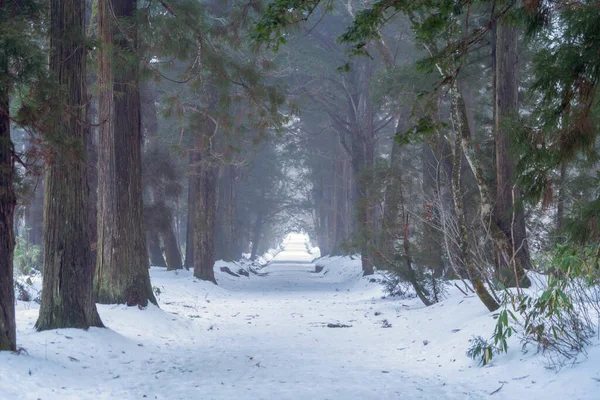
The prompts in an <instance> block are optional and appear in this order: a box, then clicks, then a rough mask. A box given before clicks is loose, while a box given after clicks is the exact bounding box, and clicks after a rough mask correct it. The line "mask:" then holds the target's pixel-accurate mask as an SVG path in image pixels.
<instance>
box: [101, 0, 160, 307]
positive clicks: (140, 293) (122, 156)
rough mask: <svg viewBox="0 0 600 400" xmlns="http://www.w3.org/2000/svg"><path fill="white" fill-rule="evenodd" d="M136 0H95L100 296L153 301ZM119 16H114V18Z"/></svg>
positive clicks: (131, 302) (130, 302)
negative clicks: (145, 211) (144, 199)
mask: <svg viewBox="0 0 600 400" xmlns="http://www.w3.org/2000/svg"><path fill="white" fill-rule="evenodd" d="M135 13H136V1H135V0H107V1H100V2H99V3H98V18H99V24H98V28H99V35H100V38H101V40H102V44H101V47H100V49H101V52H100V61H99V74H98V83H99V87H100V94H99V108H98V112H99V120H100V121H101V126H100V131H99V146H98V253H97V261H96V273H95V280H94V289H95V292H96V294H97V299H98V302H100V303H105V304H111V303H119V304H122V303H125V304H127V305H129V306H133V305H138V306H141V307H144V306H146V305H147V304H148V301H150V302H151V303H154V304H156V299H155V297H154V293H153V292H152V285H151V284H150V274H149V272H148V257H147V253H146V236H145V230H144V226H143V206H142V171H141V168H142V151H141V147H142V132H141V123H140V119H141V116H140V93H139V65H138V63H139V60H138V59H137V56H136V53H135V52H136V46H137V44H136V43H137V26H136V24H135V20H134V18H135ZM115 18H117V19H118V21H116V20H115Z"/></svg>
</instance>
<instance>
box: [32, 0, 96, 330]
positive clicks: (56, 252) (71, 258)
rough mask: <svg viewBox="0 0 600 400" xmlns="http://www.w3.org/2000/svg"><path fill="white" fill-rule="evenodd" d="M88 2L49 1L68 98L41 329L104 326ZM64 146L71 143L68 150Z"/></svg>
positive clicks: (56, 165)
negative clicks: (93, 230) (91, 142)
mask: <svg viewBox="0 0 600 400" xmlns="http://www.w3.org/2000/svg"><path fill="white" fill-rule="evenodd" d="M84 17H85V3H84V2H82V1H79V0H52V1H51V2H50V73H51V74H52V75H53V76H54V77H55V79H56V82H57V83H58V85H59V86H60V87H61V89H62V92H63V93H64V96H65V97H64V101H65V103H64V104H63V105H61V107H59V109H60V110H62V111H63V114H62V115H60V116H58V117H57V118H56V120H55V121H54V131H53V132H52V133H51V135H52V136H54V135H57V136H58V135H60V137H62V138H63V139H62V140H60V141H52V142H50V143H49V147H50V148H51V150H52V154H51V157H49V159H48V162H47V164H46V181H45V203H44V279H43V287H42V299H41V305H40V312H39V318H38V320H37V322H36V328H37V329H38V330H47V329H57V328H83V329H87V328H89V327H90V326H102V321H101V320H100V317H99V315H98V312H97V311H96V305H95V304H94V301H93V297H92V274H93V254H92V249H91V243H90V240H89V225H88V202H89V193H88V186H87V164H86V161H85V149H86V143H87V134H88V130H87V121H86V102H87V92H86V82H85V79H86V76H85V70H86V68H85V65H86V44H85V43H84V41H83V38H84V37H85V34H84V27H85V23H84ZM63 143H69V144H68V145H65V144H63Z"/></svg>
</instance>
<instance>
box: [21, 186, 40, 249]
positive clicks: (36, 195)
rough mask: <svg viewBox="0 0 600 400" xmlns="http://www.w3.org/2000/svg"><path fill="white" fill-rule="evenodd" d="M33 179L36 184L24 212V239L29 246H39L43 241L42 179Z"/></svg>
mask: <svg viewBox="0 0 600 400" xmlns="http://www.w3.org/2000/svg"><path fill="white" fill-rule="evenodd" d="M33 179H34V180H36V181H37V183H36V187H35V191H34V192H33V196H32V198H31V202H30V203H29V204H28V205H27V208H26V210H25V226H26V228H27V233H26V238H27V241H28V243H29V244H31V245H34V246H41V245H42V243H43V241H44V224H43V222H44V177H43V176H40V177H38V176H35V177H34V178H33Z"/></svg>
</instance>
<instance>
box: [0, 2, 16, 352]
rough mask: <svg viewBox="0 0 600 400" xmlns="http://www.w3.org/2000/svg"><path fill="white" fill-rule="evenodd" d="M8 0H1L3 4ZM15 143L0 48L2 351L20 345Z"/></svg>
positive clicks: (5, 58)
mask: <svg viewBox="0 0 600 400" xmlns="http://www.w3.org/2000/svg"><path fill="white" fill-rule="evenodd" d="M3 6H4V0H0V8H2V7H3ZM16 203H17V198H16V195H15V189H14V157H13V144H12V141H11V139H10V109H9V83H8V54H6V51H5V50H4V49H2V48H0V351H3V350H12V351H15V350H16V349H17V331H16V323H15V290H14V282H13V255H14V249H15V231H14V216H15V206H16Z"/></svg>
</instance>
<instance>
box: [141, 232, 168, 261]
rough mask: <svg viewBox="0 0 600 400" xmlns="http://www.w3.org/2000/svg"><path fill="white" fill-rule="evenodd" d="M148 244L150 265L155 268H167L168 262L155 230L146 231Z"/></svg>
mask: <svg viewBox="0 0 600 400" xmlns="http://www.w3.org/2000/svg"><path fill="white" fill-rule="evenodd" d="M146 242H147V243H148V254H149V255H150V265H151V266H153V267H166V266H167V262H166V261H165V258H164V257H163V253H162V250H161V248H160V239H159V238H158V234H157V233H156V231H154V230H149V231H146Z"/></svg>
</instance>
